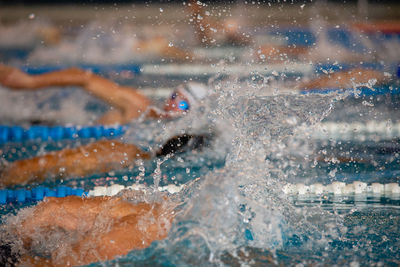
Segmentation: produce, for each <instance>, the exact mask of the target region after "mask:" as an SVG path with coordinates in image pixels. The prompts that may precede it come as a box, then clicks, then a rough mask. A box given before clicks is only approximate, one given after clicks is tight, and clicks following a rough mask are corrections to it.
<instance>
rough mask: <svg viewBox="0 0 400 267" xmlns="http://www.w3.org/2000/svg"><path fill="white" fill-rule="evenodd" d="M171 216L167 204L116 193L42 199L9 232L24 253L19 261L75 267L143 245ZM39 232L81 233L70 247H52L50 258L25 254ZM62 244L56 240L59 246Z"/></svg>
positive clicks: (163, 232)
mask: <svg viewBox="0 0 400 267" xmlns="http://www.w3.org/2000/svg"><path fill="white" fill-rule="evenodd" d="M166 200H167V199H164V201H166ZM173 217H174V212H173V210H172V208H171V207H170V206H168V205H167V204H165V203H164V204H161V203H137V204H133V203H130V202H127V201H124V200H122V199H120V198H116V197H114V198H111V197H92V198H80V197H76V196H69V197H65V198H46V199H45V200H44V201H42V202H41V203H39V204H38V205H36V206H35V207H34V208H33V212H32V213H31V214H30V215H29V216H27V217H25V218H24V219H23V221H22V223H21V224H20V225H14V228H13V231H14V234H15V235H16V236H18V238H19V239H20V240H22V241H23V246H24V248H25V249H26V250H27V252H28V253H27V254H24V255H21V261H22V262H24V263H31V264H34V265H37V266H43V265H44V264H48V265H49V266H75V265H84V264H89V263H92V262H97V261H106V260H110V259H113V258H115V257H116V256H121V255H126V254H127V253H128V252H129V251H131V250H134V249H143V248H146V247H148V246H150V244H151V243H152V242H153V241H156V240H161V239H164V238H165V237H166V236H167V234H168V231H169V229H170V227H171V223H172V220H173ZM41 231H44V232H46V231H62V232H63V233H67V235H64V236H79V237H78V238H77V240H75V242H74V243H73V244H69V245H68V246H70V247H67V248H66V247H65V246H60V247H59V248H54V249H53V250H52V251H51V256H50V258H46V259H44V258H38V257H35V256H34V255H33V254H30V253H29V251H31V249H32V247H31V246H32V244H34V243H35V241H37V240H38V239H40V238H43V236H40V234H38V233H40V232H41ZM42 233H43V232H42ZM65 242H66V241H63V240H60V244H64V245H65V244H67V243H68V241H67V243H65ZM69 242H71V241H69Z"/></svg>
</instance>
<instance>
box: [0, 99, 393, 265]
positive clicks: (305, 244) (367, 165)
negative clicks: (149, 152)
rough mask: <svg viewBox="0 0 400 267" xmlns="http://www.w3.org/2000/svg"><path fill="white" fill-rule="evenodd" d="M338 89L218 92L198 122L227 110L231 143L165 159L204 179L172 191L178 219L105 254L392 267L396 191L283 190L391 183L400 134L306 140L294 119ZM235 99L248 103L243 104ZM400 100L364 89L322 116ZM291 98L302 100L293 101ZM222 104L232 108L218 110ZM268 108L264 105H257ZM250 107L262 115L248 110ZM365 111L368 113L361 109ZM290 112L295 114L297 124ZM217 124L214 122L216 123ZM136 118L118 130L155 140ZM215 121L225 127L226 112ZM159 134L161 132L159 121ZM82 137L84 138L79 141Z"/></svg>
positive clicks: (138, 177)
mask: <svg viewBox="0 0 400 267" xmlns="http://www.w3.org/2000/svg"><path fill="white" fill-rule="evenodd" d="M335 97H336V96H331V95H322V96H315V97H313V96H302V95H294V96H288V95H282V96H274V97H256V98H254V99H243V97H242V98H240V97H238V98H235V99H231V100H228V101H227V103H224V102H219V107H220V108H218V111H215V110H214V111H211V110H209V113H208V114H207V115H203V116H204V117H205V121H213V120H214V119H216V118H215V116H216V114H217V115H218V118H219V120H221V118H223V120H222V121H224V120H227V121H228V122H229V123H228V125H229V124H230V125H234V128H232V131H233V132H235V133H236V134H234V136H233V137H232V136H231V138H233V142H232V143H231V142H230V141H228V142H227V141H226V140H224V139H222V140H218V138H217V141H216V142H219V143H218V146H214V147H212V148H210V149H206V150H205V151H203V152H199V153H191V152H188V153H186V154H184V155H179V156H177V157H174V158H171V159H169V160H167V161H166V162H164V163H162V164H161V169H160V170H161V176H159V178H158V179H160V180H159V182H160V186H163V185H168V184H171V183H172V184H176V185H178V186H179V185H182V184H184V183H188V182H190V181H192V180H193V179H194V178H197V177H201V180H199V181H197V182H195V185H192V186H189V187H188V189H185V190H184V191H182V192H183V193H178V197H179V198H183V199H185V203H186V204H185V205H187V206H186V207H187V208H186V209H187V210H186V213H185V214H184V215H182V216H180V217H178V219H177V220H176V223H175V224H174V226H173V229H172V230H171V232H170V234H169V236H168V238H167V239H166V240H163V241H157V242H155V243H153V244H152V246H151V247H149V248H147V249H144V250H142V251H132V252H131V253H129V255H127V256H124V257H121V258H118V259H116V260H113V261H111V262H109V263H107V264H110V265H114V264H118V265H122V266H125V265H126V266H130V265H132V263H134V264H138V265H142V264H149V265H219V264H223V265H243V264H257V263H258V264H262V265H277V264H284V265H295V264H300V263H301V264H317V265H319V264H326V265H333V264H345V265H352V264H359V265H379V264H383V265H396V264H397V263H398V261H399V256H398V254H397V253H396V251H397V250H398V246H399V244H400V239H399V238H400V236H399V232H398V227H397V225H398V223H399V221H398V220H399V215H400V213H399V206H400V196H399V195H397V194H396V193H395V194H392V195H386V196H385V195H383V194H380V195H379V194H378V195H372V196H371V195H367V194H366V193H361V194H352V193H350V194H347V193H343V194H332V193H325V194H322V195H313V194H306V195H290V194H289V195H285V194H284V193H283V191H282V189H283V188H284V185H285V184H287V183H288V182H292V183H304V184H315V183H322V184H325V185H327V184H331V183H332V182H335V181H341V182H345V183H346V184H350V183H352V182H353V181H361V182H365V183H367V184H371V183H373V182H378V183H381V184H387V183H391V182H394V183H398V173H399V171H400V169H399V167H398V166H399V158H398V157H399V156H398V151H399V150H400V149H399V146H398V139H397V138H398V137H393V138H389V139H385V138H383V137H379V136H377V135H376V134H375V135H374V134H372V135H364V136H363V135H361V137H360V136H359V135H358V134H357V132H355V133H354V132H353V134H352V135H351V136H350V137H346V138H344V139H341V138H340V136H336V138H334V136H329V135H328V134H329V133H326V132H325V134H326V136H325V138H323V136H321V134H320V135H318V138H317V139H315V138H311V139H310V137H311V136H312V135H311V134H309V133H307V130H306V131H305V132H304V131H303V130H302V129H301V127H300V128H298V129H297V130H296V129H294V128H296V127H298V126H302V123H303V122H306V123H307V124H308V123H310V122H311V123H314V122H312V120H311V119H313V118H314V119H316V121H318V120H320V119H322V118H323V117H324V116H325V115H323V114H324V113H325V111H326V110H328V109H329V105H328V104H329V103H331V101H332V100H334V99H335ZM366 99H367V100H368V101H371V102H373V103H374V105H373V107H372V106H371V105H364V104H363V102H364V101H366ZM219 101H222V100H221V99H219ZM224 101H226V100H224ZM243 101H245V102H246V103H247V105H245V106H243ZM285 102H289V103H291V105H290V106H286V107H285V108H284V109H283V105H281V104H282V103H285ZM396 103H398V102H397V97H396V96H392V97H389V98H388V97H384V100H382V99H379V97H378V98H377V97H375V98H372V99H371V98H370V96H368V97H364V98H347V99H345V100H341V101H339V102H337V101H336V100H334V105H336V107H338V109H335V108H334V110H333V112H331V114H330V115H329V116H328V117H327V118H325V119H324V121H323V123H328V122H329V123H331V124H332V123H336V124H339V123H340V122H339V121H338V119H337V118H343V116H342V115H341V114H343V113H347V114H349V111H353V116H347V120H346V121H345V122H346V123H350V124H351V123H352V122H355V121H356V122H358V123H361V124H363V123H364V125H367V124H368V122H371V117H374V118H376V119H380V120H382V119H383V118H386V119H388V120H389V119H390V120H391V121H392V122H393V123H397V118H398V116H396V113H395V112H396V110H397V108H392V109H387V107H388V105H389V104H392V105H393V107H396ZM299 104H301V106H302V108H301V110H297V109H296V107H297V106H298V105H299ZM224 105H225V106H224ZM227 106H229V107H230V110H229V111H228V110H226V109H225V108H226V107H227ZM243 107H244V109H243ZM266 108H268V113H265V111H266ZM346 108H347V109H346ZM235 112H236V113H235ZM255 112H256V113H255ZM257 113H258V114H259V115H261V114H262V116H259V115H257V116H255V115H256V114H257ZM232 114H233V115H234V114H236V116H237V117H236V116H233V117H232ZM277 114H280V115H277ZM310 114H311V115H310ZM198 115H199V114H195V115H189V116H188V117H186V118H183V119H182V120H179V121H177V122H170V123H169V124H166V126H165V128H164V129H167V131H168V129H169V130H171V128H176V127H177V126H178V127H177V128H180V127H189V128H192V127H194V125H192V124H193V122H192V121H193V117H190V116H195V117H196V116H198ZM366 115H368V116H369V117H368V118H365V117H367V116H366ZM378 115H379V116H380V117H377V116H378ZM275 116H278V117H279V118H280V120H276V118H275ZM293 116H296V118H297V120H300V119H302V120H303V121H297V122H296V123H295V124H293ZM238 117H240V120H239V119H237V118H238ZM285 118H286V120H285ZM287 118H292V120H287ZM360 118H363V119H364V118H365V119H364V121H362V120H360ZM220 123H222V122H220ZM267 123H268V124H267ZM213 124H214V125H217V126H216V127H217V128H218V122H215V121H214V122H213ZM139 125H141V126H140V127H141V128H140V130H138V131H137V132H140V133H141V134H139V135H138V134H133V136H129V132H128V135H125V136H124V137H123V138H128V139H129V138H131V139H130V140H134V142H135V143H140V144H141V145H142V146H143V147H151V146H152V145H153V142H154V141H151V140H150V139H148V136H149V133H150V132H153V133H155V135H156V136H157V130H156V129H157V126H158V123H156V122H155V123H153V124H152V123H150V124H148V123H139V124H136V125H134V126H135V128H137V127H139ZM222 125H224V127H226V121H225V122H224V123H222ZM194 128H195V127H194ZM146 129H147V130H146ZM302 131H303V132H302ZM158 132H159V133H158V134H160V130H158ZM322 132H323V131H322ZM134 133H135V132H134ZM300 133H302V134H300ZM130 134H132V132H131V133H130ZM249 134H250V135H249ZM132 138H133V139H132ZM224 138H227V136H224ZM377 138H378V139H377ZM89 141H90V140H88V139H86V140H85V139H81V140H80V141H79V142H78V144H79V143H82V144H84V143H86V142H89ZM75 145H77V144H76V143H75V142H73V141H70V140H65V141H58V142H46V143H43V142H39V141H34V140H31V141H28V142H25V143H22V144H18V143H14V144H12V143H7V144H3V145H2V148H1V149H2V151H3V153H4V157H5V159H7V160H15V159H18V158H24V157H27V156H33V155H36V154H38V153H39V154H40V153H43V151H51V150H54V149H59V148H62V147H66V146H75ZM238 145H240V146H238ZM239 150H240V151H241V152H240V151H239ZM227 152H228V157H226V155H227V154H226V153H227ZM244 152H245V154H243V153H244ZM265 155H267V158H265ZM346 157H347V158H346ZM349 157H350V158H349ZM156 168H157V163H156V162H155V161H153V162H148V163H145V164H144V165H143V166H141V167H137V168H134V169H133V170H125V171H120V172H114V173H108V174H99V175H96V176H92V177H87V178H85V179H72V180H69V179H64V180H62V181H61V182H60V181H58V182H56V181H54V180H48V181H47V182H46V183H42V184H41V185H42V186H43V185H44V186H48V187H50V188H54V187H56V186H58V185H60V184H61V185H66V186H71V187H81V188H83V189H85V191H89V190H91V189H93V188H94V187H95V186H111V185H113V184H120V185H125V186H128V185H131V184H134V183H140V184H147V185H152V184H153V183H154V179H155V178H156V177H155V176H154V175H155V169H156ZM35 186H36V185H31V186H28V187H25V188H30V187H33V188H34V187H35ZM206 199H207V201H206V202H205V200H206ZM205 203H212V205H205ZM31 204H34V203H31ZM26 205H30V204H29V203H28V204H26V203H25V204H18V203H14V204H9V205H7V206H3V210H2V211H3V212H2V213H3V214H5V213H9V212H15V211H16V209H18V208H20V207H24V206H26ZM205 212H206V213H205ZM200 214H203V215H201V216H200ZM204 214H207V215H206V216H204ZM199 216H200V217H199ZM102 264H103V263H101V264H92V265H93V266H97V265H99V266H100V265H102Z"/></svg>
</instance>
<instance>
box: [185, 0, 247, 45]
mask: <svg viewBox="0 0 400 267" xmlns="http://www.w3.org/2000/svg"><path fill="white" fill-rule="evenodd" d="M188 6H189V8H190V11H191V19H192V20H193V22H194V26H195V34H196V35H197V37H198V40H199V42H200V44H202V45H207V46H209V45H218V44H221V42H222V43H228V44H233V45H248V44H249V43H250V40H251V39H250V38H249V36H248V35H247V34H246V33H244V32H240V29H241V26H240V25H239V24H238V23H237V21H235V20H232V19H230V20H226V21H224V22H223V23H220V22H217V21H213V20H212V19H210V18H209V14H208V13H207V11H205V10H204V6H205V4H203V3H201V2H200V1H195V0H191V1H190V2H189V3H188Z"/></svg>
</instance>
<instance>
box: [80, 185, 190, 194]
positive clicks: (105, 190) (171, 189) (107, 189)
mask: <svg viewBox="0 0 400 267" xmlns="http://www.w3.org/2000/svg"><path fill="white" fill-rule="evenodd" d="M184 187H185V185H180V186H177V185H174V184H170V185H166V186H159V187H158V191H160V192H168V193H170V194H175V193H178V192H180V191H181V190H182V189H183V188H184ZM145 188H147V186H146V185H143V184H134V185H131V186H124V185H120V184H113V185H111V186H96V187H94V188H93V190H90V191H89V193H88V196H92V197H97V196H115V195H117V194H118V193H119V192H121V191H122V190H124V189H131V190H137V191H140V190H144V189H145Z"/></svg>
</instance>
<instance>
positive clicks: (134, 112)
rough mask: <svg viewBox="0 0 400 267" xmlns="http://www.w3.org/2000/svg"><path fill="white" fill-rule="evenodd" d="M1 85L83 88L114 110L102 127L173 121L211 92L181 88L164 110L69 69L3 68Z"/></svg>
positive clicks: (135, 92) (103, 119)
mask: <svg viewBox="0 0 400 267" xmlns="http://www.w3.org/2000/svg"><path fill="white" fill-rule="evenodd" d="M0 84H1V85H3V86H6V87H8V88H11V89H14V90H27V91H29V90H32V91H33V90H38V89H41V88H46V87H51V86H80V87H82V88H83V89H84V90H86V91H88V92H89V93H90V94H92V95H94V96H96V97H98V98H100V99H102V100H103V101H105V102H107V103H108V104H110V105H111V106H112V107H113V109H112V110H110V111H109V112H107V113H106V114H105V115H104V116H102V117H101V118H100V119H99V120H98V121H97V123H99V124H105V125H107V124H115V123H120V124H126V123H129V122H131V121H132V120H134V119H137V118H139V117H141V116H144V117H148V118H172V117H176V116H179V115H182V114H185V113H186V112H188V111H189V110H190V108H192V107H193V106H195V105H196V104H198V102H199V101H201V100H202V99H203V98H205V97H206V96H207V95H208V93H209V90H208V89H207V88H206V87H205V86H204V85H202V84H199V83H187V84H185V85H181V86H179V87H178V88H177V89H176V90H175V91H174V92H173V94H172V95H171V97H170V98H168V99H167V101H166V103H165V105H164V107H163V109H159V108H157V107H155V106H153V105H152V103H151V101H150V99H148V98H147V97H146V96H144V95H142V94H141V93H140V92H138V90H136V89H134V88H130V87H126V86H120V85H118V84H116V83H115V82H113V81H110V80H107V79H105V78H103V77H101V76H99V75H96V74H93V73H92V72H91V71H88V70H81V69H78V68H69V69H64V70H59V71H53V72H49V73H44V74H39V75H29V74H27V73H24V72H23V71H21V70H19V69H17V68H13V67H10V66H5V65H1V64H0Z"/></svg>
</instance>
